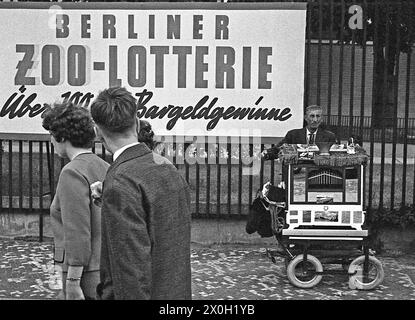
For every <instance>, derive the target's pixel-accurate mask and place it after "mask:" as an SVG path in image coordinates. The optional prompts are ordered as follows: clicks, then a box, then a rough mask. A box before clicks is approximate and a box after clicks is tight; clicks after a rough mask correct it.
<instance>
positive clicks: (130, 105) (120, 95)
mask: <svg viewBox="0 0 415 320" xmlns="http://www.w3.org/2000/svg"><path fill="white" fill-rule="evenodd" d="M136 114H137V102H136V99H135V98H134V97H133V95H132V94H131V93H130V92H129V91H127V89H125V88H122V87H113V88H108V89H105V90H103V91H101V92H100V93H99V95H98V97H97V98H96V99H95V101H94V102H93V103H92V105H91V115H92V118H93V119H94V121H95V123H96V124H97V125H99V126H102V127H103V128H104V129H105V130H108V131H110V132H114V133H124V132H125V131H127V130H128V129H130V128H131V127H133V126H134V124H135V122H136V120H135V119H136Z"/></svg>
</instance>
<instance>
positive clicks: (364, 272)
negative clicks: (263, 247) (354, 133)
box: [261, 141, 384, 290]
mask: <svg viewBox="0 0 415 320" xmlns="http://www.w3.org/2000/svg"><path fill="white" fill-rule="evenodd" d="M274 150H275V149H274ZM267 157H268V158H269V159H272V158H273V157H272V154H271V153H268V155H267ZM274 158H277V159H278V161H279V162H281V164H282V166H283V169H284V170H283V171H284V172H286V175H285V177H284V184H285V198H284V199H283V200H284V201H281V197H280V198H279V199H272V197H271V199H270V198H269V197H268V196H269V195H271V193H272V191H273V189H274V188H276V187H274V186H272V185H270V184H269V183H268V184H266V185H265V186H264V188H263V190H262V191H261V198H262V200H264V201H263V202H265V203H266V204H267V206H268V210H269V218H270V222H271V230H272V233H273V235H274V236H275V237H276V239H277V242H278V244H279V247H280V248H282V250H267V253H268V255H269V257H270V258H271V259H272V260H273V262H275V261H276V259H275V256H276V255H282V256H283V257H284V258H285V262H286V267H287V276H288V279H289V281H290V282H291V283H292V284H293V285H295V286H297V287H300V288H311V287H313V286H315V285H317V284H318V283H319V282H320V281H321V279H322V276H323V275H324V274H327V273H337V274H339V273H343V274H344V273H345V274H348V275H349V287H350V288H351V289H361V290H369V289H373V288H375V287H376V286H378V285H379V284H380V283H381V282H382V281H383V278H384V271H383V267H382V264H381V262H380V261H379V260H378V259H376V258H375V257H374V255H373V252H372V250H370V249H369V243H368V230H367V226H366V225H365V214H366V212H365V210H364V203H365V202H364V195H365V166H366V163H367V160H368V156H367V154H366V152H365V150H364V149H363V148H362V147H361V146H360V145H359V144H355V143H354V141H351V142H350V143H348V144H347V145H342V144H333V143H332V142H329V143H327V142H322V143H317V145H299V144H298V145H294V144H284V145H282V146H281V148H280V149H279V152H278V154H275V155H274ZM324 264H339V265H341V268H339V269H338V270H332V269H330V270H328V269H324V267H323V265H324Z"/></svg>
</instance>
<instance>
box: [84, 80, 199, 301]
mask: <svg viewBox="0 0 415 320" xmlns="http://www.w3.org/2000/svg"><path fill="white" fill-rule="evenodd" d="M91 115H92V118H93V119H94V121H95V124H96V127H97V136H98V137H99V138H100V139H101V140H102V142H103V144H104V146H105V147H106V148H107V149H108V150H109V151H110V152H111V153H112V154H113V163H112V164H111V166H110V167H109V169H108V172H107V175H106V177H105V180H104V183H103V191H102V246H101V269H100V270H101V274H100V284H99V285H98V287H97V294H98V298H100V299H117V300H118V299H127V300H136V299H140V300H142V299H163V300H164V299H165V300H170V299H172V300H176V299H191V268H190V192H189V187H188V184H187V183H186V181H185V180H184V178H183V177H182V176H181V175H180V174H179V172H178V171H177V169H176V168H175V167H174V165H172V164H171V163H170V162H169V161H168V160H167V159H166V158H164V157H162V156H160V155H158V154H156V153H153V152H152V151H151V150H150V149H149V148H148V147H147V146H146V145H145V144H144V143H139V142H137V131H138V130H137V126H138V125H139V121H137V120H136V100H135V98H134V97H133V96H132V95H131V93H130V92H128V91H127V90H126V89H124V88H120V87H116V88H109V89H106V90H104V91H102V92H100V93H99V95H98V97H97V99H96V100H95V101H94V102H93V104H92V106H91Z"/></svg>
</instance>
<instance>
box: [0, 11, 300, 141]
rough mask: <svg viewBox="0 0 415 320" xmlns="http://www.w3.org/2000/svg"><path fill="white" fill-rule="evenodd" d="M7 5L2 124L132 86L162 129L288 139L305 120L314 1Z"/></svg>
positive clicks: (24, 121)
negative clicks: (309, 12)
mask: <svg viewBox="0 0 415 320" xmlns="http://www.w3.org/2000/svg"><path fill="white" fill-rule="evenodd" d="M49 4H50V3H42V4H36V3H35V4H33V3H32V4H24V3H20V4H19V3H3V4H1V5H0V28H1V30H2V31H1V34H0V41H1V48H0V70H1V77H0V86H1V91H0V132H1V133H23V134H39V133H40V134H41V133H46V132H45V131H44V129H43V128H42V126H41V113H42V112H43V110H44V105H43V104H44V103H53V102H55V101H63V100H65V99H71V100H72V101H74V102H77V103H80V104H83V105H84V106H86V107H87V106H90V105H91V103H92V101H93V100H94V99H95V97H96V96H97V94H98V93H99V91H100V90H103V89H105V88H108V87H110V86H123V87H126V88H127V89H128V90H129V91H130V92H132V93H133V94H134V95H135V96H136V98H137V101H138V115H139V117H140V118H142V119H146V120H148V121H149V122H150V123H151V124H152V125H153V128H154V131H155V132H156V134H157V135H181V136H183V135H184V136H241V135H244V136H246V135H248V136H249V135H251V136H253V135H255V136H258V135H260V136H261V137H281V136H284V135H285V133H286V132H287V131H288V130H289V129H292V128H296V127H301V126H302V124H303V94H304V88H303V87H304V49H305V25H306V10H305V9H306V7H305V4H298V3H296V4H292V3H291V4H284V3H282V4H281V3H280V4H275V3H274V4H260V3H250V4H227V3H215V4H209V3H185V4H184V3H182V4H177V3H174V4H173V3H121V4H120V3H89V4H88V3H71V4H67V3H59V6H57V5H50V6H49Z"/></svg>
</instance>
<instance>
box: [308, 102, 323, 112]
mask: <svg viewBox="0 0 415 320" xmlns="http://www.w3.org/2000/svg"><path fill="white" fill-rule="evenodd" d="M315 110H320V111H321V112H323V107H321V106H319V105H316V104H312V105H310V106H308V107H307V108H305V113H306V114H307V113H308V112H311V111H315Z"/></svg>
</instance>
